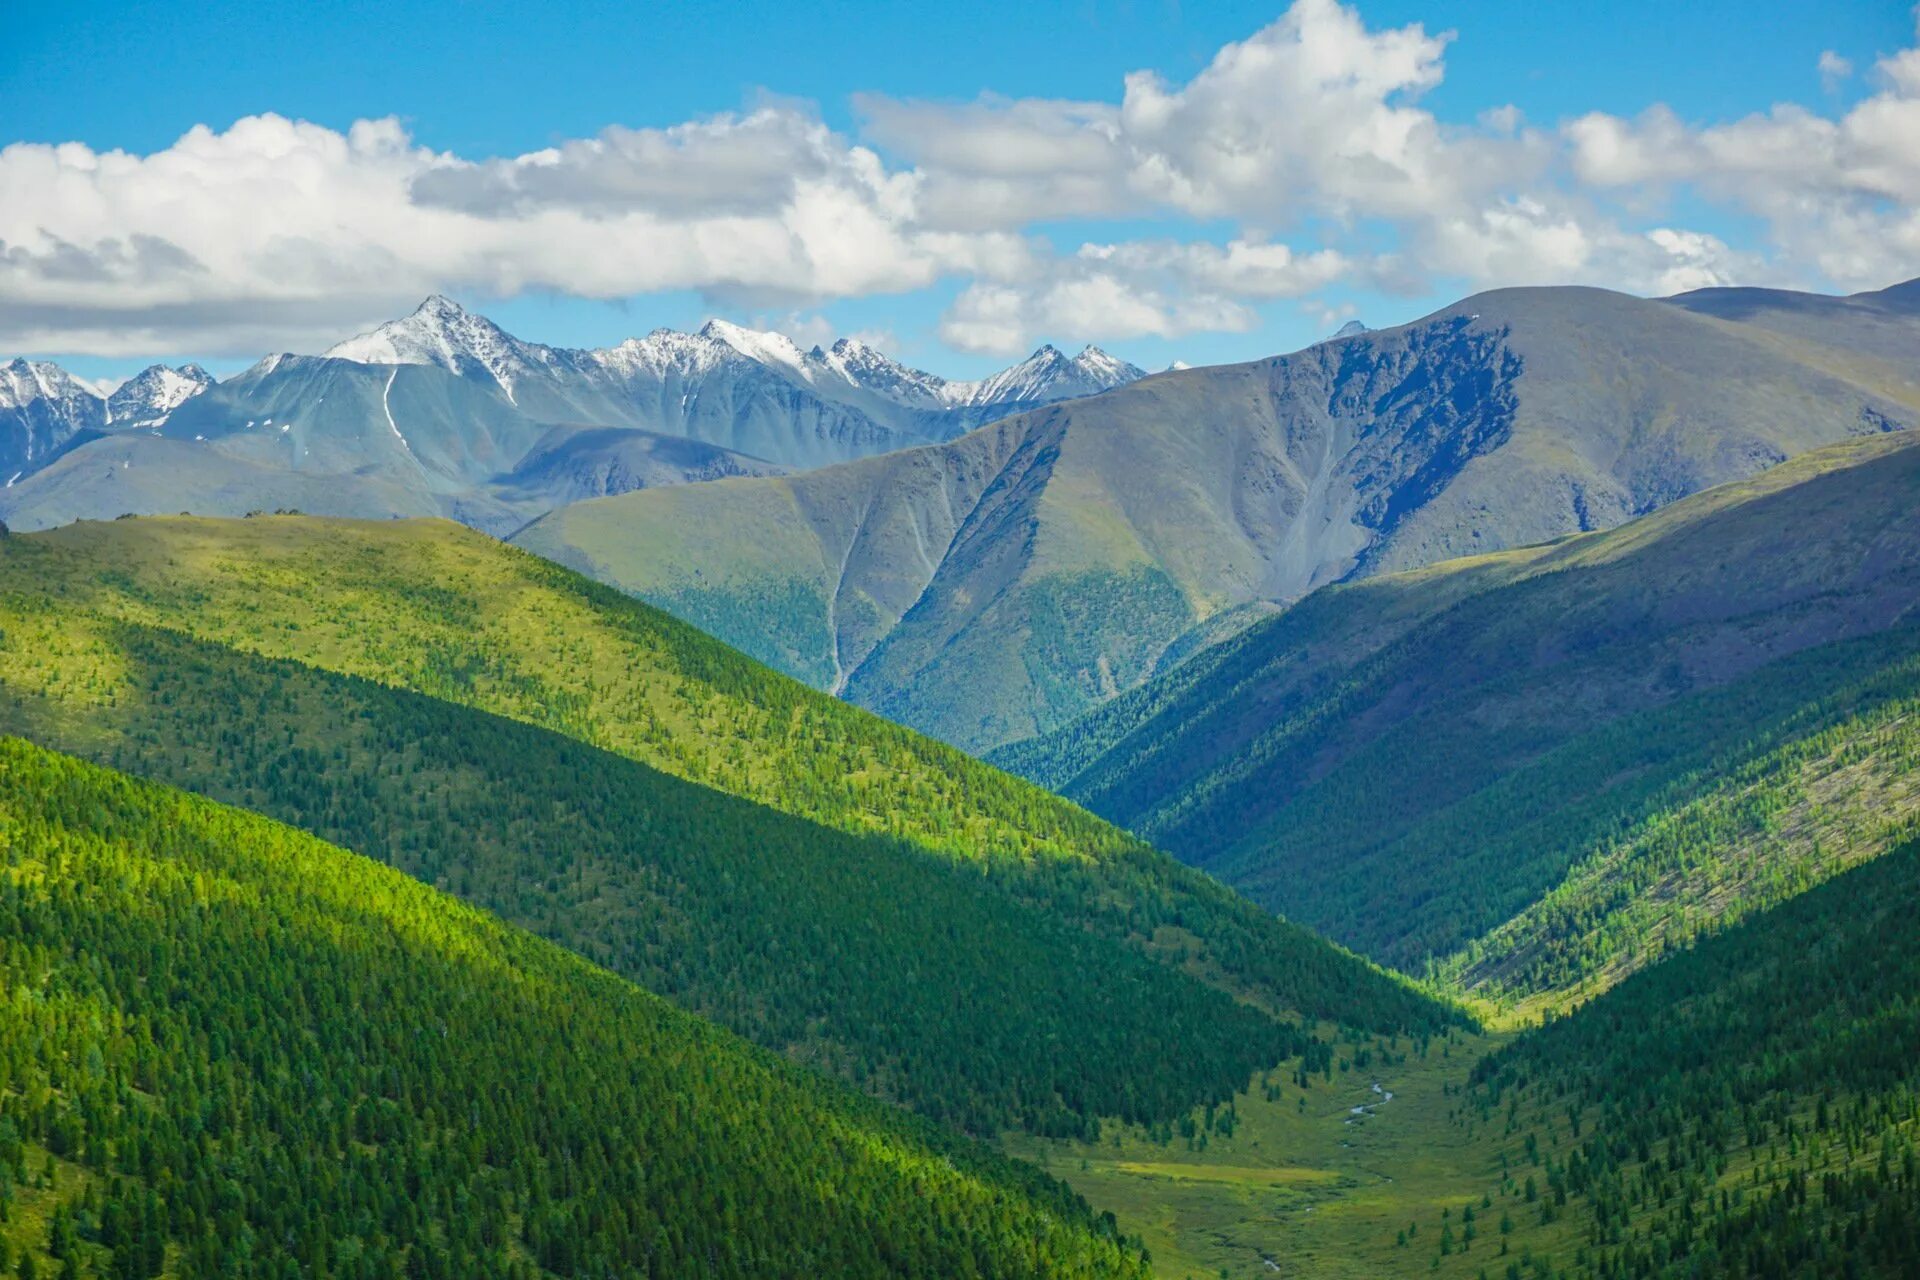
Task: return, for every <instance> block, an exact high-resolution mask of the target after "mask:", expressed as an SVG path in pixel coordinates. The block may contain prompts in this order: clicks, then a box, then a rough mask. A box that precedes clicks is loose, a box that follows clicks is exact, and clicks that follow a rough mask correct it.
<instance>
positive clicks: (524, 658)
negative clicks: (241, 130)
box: [0, 517, 1458, 1029]
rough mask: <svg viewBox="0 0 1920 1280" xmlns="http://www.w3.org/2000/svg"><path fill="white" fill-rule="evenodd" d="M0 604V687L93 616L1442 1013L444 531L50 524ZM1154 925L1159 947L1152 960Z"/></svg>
mask: <svg viewBox="0 0 1920 1280" xmlns="http://www.w3.org/2000/svg"><path fill="white" fill-rule="evenodd" d="M0 598H4V599H5V600H6V601H7V602H8V607H9V609H10V610H12V611H13V612H14V613H15V615H16V616H15V620H14V622H13V624H12V626H13V628H14V631H15V633H16V635H17V637H18V640H17V642H15V641H14V640H13V639H10V640H9V642H8V643H7V644H6V645H4V646H0V671H3V670H4V664H5V663H6V662H7V661H10V660H11V659H9V657H8V652H7V651H8V650H11V651H12V652H13V653H15V654H21V655H25V654H30V653H33V652H37V651H39V650H41V649H44V648H47V647H49V646H51V647H52V648H53V649H55V650H62V649H63V648H72V647H73V646H74V645H76V644H80V643H81V641H80V640H78V639H75V638H74V635H73V633H74V632H75V630H76V628H78V629H79V630H80V631H81V632H82V633H84V632H85V627H86V620H88V619H96V620H99V619H117V620H121V621H126V622H133V623H139V624H142V625H148V626H154V627H160V628H166V629H174V630H181V631H185V632H188V633H189V634H193V635H196V636H199V637H201V638H203V639H207V640H210V641H213V642H216V643H219V644H224V645H228V646H231V647H233V648H235V649H238V650H241V651H245V652H251V653H258V654H262V655H266V656H275V657H286V658H291V659H294V660H297V661H300V662H303V663H306V664H308V665H312V666H316V667H320V668H323V669H327V670H332V671H336V672H341V673H344V674H351V675H359V676H363V677H366V678H368V679H372V680H376V681H380V682H382V683H386V684H391V685H396V686H400V687H406V688H411V689H414V690H416V691H418V692H421V693H424V694H427V695H429V696H432V697H436V698H439V699H442V700H445V701H449V702H454V703H457V704H460V705H464V706H468V707H473V708H476V709H480V710H485V711H490V712H493V713H495V714H499V715H503V716H506V717H508V718H511V719H517V720H521V721H523V722H526V723H530V724H535V725H540V726H542V727H546V728H550V729H553V730H556V731H558V732H560V733H563V734H566V735H567V736H570V737H574V738H577V739H580V740H582V741H585V742H588V743H591V744H593V745H595V746H599V747H601V748H603V749H606V750H610V751H613V752H614V753H616V754H620V755H624V756H627V757H628V758H630V759H635V760H638V761H640V762H643V763H646V764H650V765H652V766H654V767H656V768H659V769H661V770H663V771H664V772H667V773H671V774H674V775H676V776H679V777H683V778H688V779H690V780H692V781H697V782H702V783H705V784H707V785H709V786H713V787H715V788H717V789H719V790H723V791H728V792H731V793H733V794H736V795H740V796H743V797H745V798H748V799H752V800H757V801H760V802H762V803H765V804H768V805H770V806H772V807H774V808H777V809H781V810H784V811H786V812H788V813H792V814H796V815H797V816H800V817H805V818H809V819H812V820H814V821H817V822H820V823H822V824H824V825H827V826H832V827H837V828H839V829H842V830H846V831H851V832H855V833H859V834H864V835H884V836H892V837H896V838H900V839H905V840H912V841H914V842H915V843H916V844H919V845H921V846H922V847H925V848H927V849H930V850H934V851H936V852H939V853H941V854H943V855H945V856H949V857H954V858H958V859H961V860H962V861H967V862H972V863H982V862H984V863H986V864H989V865H992V866H994V867H996V868H999V869H1001V870H1002V871H1004V873H1005V874H1002V875H998V876H996V877H995V878H994V879H995V882H996V883H1000V884H1003V885H1006V886H1010V887H1012V888H1014V889H1016V890H1018V891H1020V892H1028V891H1029V890H1028V888H1027V887H1025V886H1028V885H1030V884H1031V883H1032V882H1033V881H1034V879H1035V877H1034V876H1033V875H1030V874H1028V873H1030V872H1036V871H1038V870H1040V869H1041V868H1043V867H1044V866H1045V865H1046V864H1048V863H1049V862H1058V861H1065V862H1067V863H1069V864H1072V865H1075V866H1078V867H1081V868H1083V869H1085V871H1086V873H1087V877H1086V880H1085V881H1084V883H1085V884H1087V885H1089V886H1091V888H1090V889H1089V890H1088V891H1086V892H1080V893H1077V894H1076V895H1075V897H1074V901H1073V902H1072V903H1071V904H1067V905H1070V906H1072V908H1073V909H1074V910H1075V911H1076V912H1077V913H1079V915H1080V916H1081V918H1083V919H1086V920H1087V921H1088V922H1089V923H1090V924H1091V925H1092V927H1094V928H1096V929H1099V930H1101V931H1104V932H1108V933H1111V934H1113V935H1115V936H1119V937H1123V938H1127V939H1129V940H1131V941H1133V942H1135V943H1136V944H1138V945H1143V946H1146V947H1148V949H1149V951H1150V953H1152V954H1156V955H1158V956H1160V957H1161V958H1163V959H1165V960H1167V961H1168V962H1169V963H1173V964H1176V965H1179V966H1181V967H1183V968H1186V969H1187V970H1188V971H1189V972H1192V973H1194V974H1195V975H1197V976H1200V977H1201V978H1203V980H1205V981H1208V982H1210V983H1212V984H1214V985H1218V986H1222V987H1225V988H1227V989H1229V990H1231V991H1233V992H1235V993H1236V994H1238V995H1241V996H1244V997H1246V998H1248V999H1250V1000H1253V1001H1255V1002H1256V1003H1259V1004H1261V1005H1263V1006H1265V1007H1267V1008H1270V1009H1274V1010H1277V1011H1297V1012H1300V1013H1303V1014H1305V1015H1308V1016H1310V1017H1313V1018H1316V1019H1319V1018H1324V1019H1328V1020H1333V1021H1341V1020H1347V1019H1351V1018H1354V1017H1371V1018H1373V1019H1374V1021H1376V1022H1378V1023H1379V1025H1381V1027H1382V1028H1383V1029H1400V1028H1411V1027H1416V1026H1420V1025H1428V1026H1431V1025H1437V1023H1438V1022H1442V1021H1446V1020H1449V1019H1452V1018H1455V1017H1457V1016H1458V1015H1457V1014H1456V1013H1455V1012H1454V1011H1451V1010H1448V1009H1445V1008H1443V1007H1442V1006H1440V1005H1438V1004H1435V1003H1434V1002H1433V1001H1431V1000H1430V999H1429V998H1427V997H1424V996H1421V995H1418V994H1416V993H1414V992H1413V991H1411V990H1410V989H1408V988H1407V987H1405V986H1404V985H1403V984H1401V983H1399V981H1398V980H1397V979H1394V978H1392V977H1390V976H1388V975H1386V974H1384V973H1382V972H1380V971H1378V970H1374V969H1371V968H1368V967H1365V966H1362V965H1359V964H1357V963H1356V962H1355V961H1354V960H1353V959H1352V957H1350V956H1347V955H1345V954H1344V953H1341V952H1338V951H1336V950H1334V949H1332V948H1329V947H1328V946H1327V945H1326V944H1325V943H1324V942H1322V941H1321V940H1319V939H1317V938H1315V937H1314V936H1313V935H1311V934H1310V933H1308V932H1307V931H1305V930H1302V929H1299V928H1297V927H1296V926H1292V925H1289V924H1287V923H1285V922H1283V921H1276V920H1274V919H1273V918H1272V917H1271V916H1269V915H1268V914H1266V913H1265V912H1262V911H1261V910H1260V909H1259V908H1257V907H1255V906H1254V905H1252V904H1251V903H1249V902H1247V901H1245V900H1244V899H1242V898H1240V897H1238V895H1236V894H1234V893H1232V892H1231V891H1230V890H1227V889H1225V888H1224V887H1222V886H1220V885H1219V884H1218V883H1216V882H1214V881H1213V880H1211V879H1209V878H1208V877H1206V876H1204V875H1201V874H1199V873H1196V872H1193V871H1191V870H1189V869H1187V868H1184V867H1181V866H1180V865H1179V864H1177V863H1175V862H1174V861H1173V860H1172V859H1170V858H1167V857H1166V856H1165V855H1163V854H1160V853H1158V852H1156V851H1154V850H1152V849H1151V848H1149V847H1148V846H1146V845H1144V844H1142V843H1140V842H1139V841H1137V840H1135V839H1134V838H1132V837H1130V836H1127V835H1125V834H1124V833H1122V832H1120V831H1118V830H1117V829H1115V828H1113V827H1112V826H1110V825H1109V824H1107V823H1105V822H1103V821H1101V820H1100V819H1098V818H1096V817H1094V816H1093V815H1091V814H1089V813H1087V812H1086V811H1084V810H1082V809H1079V808H1078V807H1077V806H1074V805H1072V804H1070V803H1067V802H1065V801H1062V800H1060V799H1058V798H1057V797H1054V796H1052V795H1050V794H1048V793H1046V792H1044V791H1042V790H1041V789H1039V788H1038V787H1035V786H1033V785H1032V784H1030V783H1027V782H1024V781H1020V780H1017V779H1014V778H1011V777H1010V776H1008V775H1005V774H1002V773H1000V772H999V771H997V770H994V769H992V768H991V767H989V766H987V765H984V764H981V763H979V762H978V761H975V760H972V759H971V758H969V757H967V756H965V755H963V754H961V753H959V752H958V751H955V750H954V749H953V748H950V747H946V746H944V745H942V744H939V743H936V742H933V741H932V740H930V739H927V738H924V737H921V736H920V735H918V734H915V733H913V732H911V731H909V730H906V729H902V728H900V727H898V726H896V725H892V724H889V723H888V722H886V721H883V720H880V719H878V718H877V717H874V716H872V715H870V714H868V713H865V712H862V711H859V710H856V709H854V708H851V707H848V706H846V705H845V704H843V703H840V702H838V701H837V700H835V699H832V698H830V697H827V696H826V695H823V694H820V693H817V692H815V691H812V690H809V689H807V688H805V687H804V686H802V685H800V684H799V683H798V682H796V681H793V680H791V679H788V678H786V677H783V676H780V675H777V674H776V673H774V672H772V671H769V670H767V669H766V668H764V667H761V666H759V665H758V664H757V663H754V662H753V661H752V660H751V659H748V658H746V657H744V656H742V655H740V654H738V653H735V652H733V651H731V650H729V649H726V648H725V647H724V646H722V645H720V644H718V643H717V642H715V641H713V640H711V639H710V638H708V637H705V636H702V635H700V634H699V633H698V632H696V631H694V630H693V629H692V628H690V627H687V626H685V625H684V624H681V623H678V622H675V621H674V620H673V619H671V618H669V617H667V616H666V615H664V614H662V613H660V612H658V611H657V610H654V609H651V608H649V607H647V606H645V605H642V604H639V603H638V602H636V601H633V600H631V599H629V598H627V597H625V596H622V595H620V594H619V593H617V592H614V591H612V590H611V589H609V588H605V587H601V586H598V585H597V584H594V583H592V582H590V581H588V580H587V579H584V578H581V577H580V576H579V575H577V574H574V573H571V572H569V571H567V570H564V569H562V568H560V567H559V566H556V565H553V564H550V563H548V562H546V561H542V560H539V559H537V558H535V557H533V556H530V555H528V554H526V553H524V552H520V551H516V550H514V549H512V548H508V547H504V546H502V545H501V544H499V543H496V542H493V541H492V540H490V539H487V538H484V537H482V536H480V535H478V534H474V533H472V532H470V531H467V530H464V529H461V528H458V527H457V526H453V525H448V524H444V523H440V522H373V523H368V522H353V521H339V520H312V519H306V518H297V517H288V518H263V519H255V520H245V521H212V520H196V519H191V518H180V519H157V520H126V521H114V522H110V523H107V524H92V525H79V526H70V527H68V528H65V529H61V530H56V531H52V532H49V533H46V534H36V535H31V536H27V537H15V538H11V539H8V540H6V542H5V544H4V545H0ZM57 616H59V617H61V618H62V620H61V621H58V622H55V621H53V619H54V618H56V617H57ZM85 645H86V646H90V647H87V651H86V652H85V653H84V654H81V653H76V656H75V657H74V659H73V664H74V665H76V666H77V667H78V668H80V669H83V670H84V671H85V672H86V673H87V674H86V675H85V676H79V675H70V676H60V677H57V678H58V679H61V680H68V681H70V682H73V681H79V682H91V683H92V684H94V685H97V686H98V692H97V695H96V696H98V697H104V698H111V697H113V696H115V695H114V693H113V690H114V689H115V688H117V687H118V684H117V683H116V682H118V681H121V680H122V679H123V668H124V665H125V660H124V656H123V655H118V654H117V653H115V651H114V642H113V641H112V640H111V639H110V638H109V637H106V636H104V635H96V636H94V637H93V638H92V639H91V640H88V641H86V642H85ZM19 660H21V661H24V660H25V659H24V658H21V659H19ZM21 678H22V679H24V680H26V681H27V682H28V683H29V684H31V683H32V682H33V681H35V680H40V679H42V678H43V677H42V676H40V675H34V674H27V675H24V676H22V677H21ZM59 687H66V686H64V685H63V686H59ZM1032 892H1033V893H1035V894H1039V893H1040V892H1041V891H1040V890H1037V889H1035V890H1032ZM1166 931H1171V938H1172V942H1173V943H1174V944H1176V945H1160V944H1161V943H1162V941H1163V939H1165V938H1166V937H1167V933H1166ZM1360 1006H1366V1008H1361V1007H1360Z"/></svg>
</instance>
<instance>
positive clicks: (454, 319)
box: [325, 293, 567, 401]
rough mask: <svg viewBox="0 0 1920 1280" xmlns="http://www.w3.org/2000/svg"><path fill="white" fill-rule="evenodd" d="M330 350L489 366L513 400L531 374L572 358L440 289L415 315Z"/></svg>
mask: <svg viewBox="0 0 1920 1280" xmlns="http://www.w3.org/2000/svg"><path fill="white" fill-rule="evenodd" d="M325 354H326V355H328V356H330V357H332V358H334V359H336V360H353V361H356V362H358V363H360V364H425V365H438V366H439V367H440V368H442V369H446V370H448V371H450V372H452V373H457V374H460V375H462V376H466V375H468V374H471V373H474V372H484V373H486V374H487V375H488V376H490V377H491V378H492V379H493V380H494V381H495V382H496V383H498V384H499V385H500V389H501V390H502V391H503V392H505V393H506V397H507V399H508V400H509V401H514V400H515V396H514V388H515V386H516V385H517V384H518V383H520V382H521V381H523V380H525V379H526V378H527V377H529V376H532V375H535V374H537V373H540V372H542V371H548V370H552V369H554V368H556V367H557V366H561V365H564V364H565V363H567V362H566V361H565V360H564V359H562V358H561V356H562V353H560V352H558V351H556V350H555V349H554V348H552V347H548V346H543V345H541V344H540V343H537V342H522V341H521V340H520V339H518V338H516V337H514V336H513V335H512V334H510V333H508V332H507V331H506V330H504V329H502V328H501V327H500V326H499V325H497V324H495V323H494V322H493V321H491V320H489V319H487V318H486V317H485V316H480V315H475V314H474V313H473V312H471V311H468V310H467V309H466V308H464V307H462V306H461V305H460V304H459V303H457V302H455V301H454V300H453V299H451V298H448V297H444V296H442V295H440V294H437V293H436V294H434V295H433V296H432V297H430V298H428V299H427V300H426V301H425V302H422V303H421V304H420V305H419V306H418V307H416V308H415V309H414V311H413V314H412V315H409V316H407V317H405V318H404V319H400V320H390V321H388V322H387V323H386V324H383V325H381V326H380V327H379V328H377V329H374V330H372V331H371V332H368V333H363V334H359V335H358V336H356V337H352V338H348V339H347V340H346V341H345V342H340V343H336V344H334V345H333V346H331V347H329V348H327V350H326V352H325Z"/></svg>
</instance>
